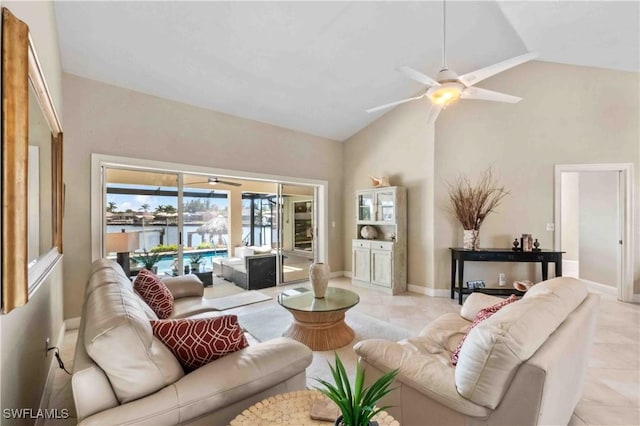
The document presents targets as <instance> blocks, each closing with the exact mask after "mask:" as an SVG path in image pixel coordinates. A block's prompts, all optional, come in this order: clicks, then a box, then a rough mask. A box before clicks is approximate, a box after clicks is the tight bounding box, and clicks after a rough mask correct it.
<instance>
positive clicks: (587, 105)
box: [343, 62, 640, 292]
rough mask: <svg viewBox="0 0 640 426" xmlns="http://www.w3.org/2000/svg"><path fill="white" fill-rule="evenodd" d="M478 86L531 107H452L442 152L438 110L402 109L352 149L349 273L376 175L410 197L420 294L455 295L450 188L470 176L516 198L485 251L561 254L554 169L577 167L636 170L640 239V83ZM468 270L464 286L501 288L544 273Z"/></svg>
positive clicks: (545, 71)
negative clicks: (358, 221)
mask: <svg viewBox="0 0 640 426" xmlns="http://www.w3.org/2000/svg"><path fill="white" fill-rule="evenodd" d="M479 86H481V87H484V88H487V89H492V90H497V91H501V92H505V93H510V94H514V95H518V96H522V97H523V98H524V100H523V101H522V102H521V103H519V104H516V105H511V104H501V103H494V102H483V101H462V102H459V103H457V104H455V105H453V106H451V107H449V108H448V109H447V110H445V111H443V112H442V113H441V114H440V117H439V118H438V121H437V123H436V126H435V127H436V128H435V143H434V145H433V153H432V152H431V149H432V142H431V140H430V136H429V135H430V131H429V129H428V128H427V126H426V124H425V123H424V118H425V117H426V113H427V104H426V102H422V101H418V102H412V103H409V104H405V105H403V106H400V107H398V108H396V109H395V110H393V111H391V112H389V113H388V114H386V115H384V116H383V117H382V118H380V119H379V120H377V121H375V122H374V123H372V124H371V125H370V126H368V127H367V128H365V129H364V130H362V131H361V132H359V133H358V134H356V135H355V136H353V137H352V138H350V139H348V140H347V141H346V142H345V159H344V164H345V172H344V179H345V192H344V194H345V195H344V203H345V215H344V220H345V236H344V238H343V250H344V253H345V260H344V263H345V269H347V270H348V269H350V267H351V262H350V244H351V243H350V241H351V238H353V235H354V233H355V231H354V229H355V228H354V227H355V225H354V217H353V216H354V211H353V193H354V191H355V189H357V188H359V187H366V186H368V185H369V182H368V179H367V176H368V175H370V174H373V175H377V174H387V175H390V176H392V183H393V184H398V185H406V186H408V188H409V192H408V195H407V199H408V207H409V220H408V229H409V271H408V277H409V278H408V281H409V283H410V284H414V285H419V286H426V287H428V288H435V289H446V288H448V286H449V279H450V277H449V274H450V269H449V268H450V260H449V251H448V247H453V246H460V245H461V243H462V228H461V227H460V225H459V224H458V223H457V222H456V221H455V219H453V218H452V217H451V215H450V214H449V213H448V211H447V208H448V206H449V201H448V196H447V188H446V182H450V181H453V180H454V179H455V178H456V177H458V176H459V175H460V174H462V173H466V174H469V175H470V176H471V177H476V176H477V175H478V174H479V173H480V172H481V171H483V170H485V169H487V168H488V167H490V166H493V168H494V170H495V172H496V177H497V178H498V179H499V181H500V182H501V183H503V184H504V185H505V186H506V187H507V189H509V191H510V192H511V194H510V195H509V196H508V197H507V198H505V200H504V202H503V204H502V205H501V206H500V207H499V208H498V212H496V213H495V214H493V215H491V216H489V217H488V218H487V219H486V220H485V223H484V224H483V226H482V229H481V231H480V244H481V246H484V247H511V242H512V241H513V239H514V238H515V237H516V236H519V235H520V234H522V233H531V234H533V236H534V237H535V238H538V240H539V241H540V243H541V244H542V248H547V249H549V248H553V232H548V231H546V224H547V223H553V221H554V210H553V200H554V192H553V191H554V185H553V176H554V165H555V164H568V163H619V162H624V163H633V164H634V165H635V170H636V172H635V182H634V183H635V194H634V196H635V206H634V212H635V230H634V235H635V236H636V238H638V235H639V234H640V233H639V232H638V229H639V225H640V222H639V220H638V210H639V209H638V202H639V200H640V196H638V194H639V188H640V184H639V182H640V179H639V175H640V173H639V170H638V167H639V165H640V164H639V162H640V144H639V143H638V141H639V140H640V123H639V120H640V108H639V98H638V93H639V90H640V87H639V74H637V73H628V72H618V71H609V70H602V69H595V68H587V67H577V66H569V65H560V64H552V63H545V62H531V63H528V64H524V65H522V66H520V67H517V68H514V69H512V70H509V71H507V72H504V73H502V74H499V75H498V76H496V77H493V78H491V79H489V80H486V81H483V82H482V83H481V84H480V85H479ZM430 185H433V186H434V189H433V193H431V192H430ZM431 198H432V201H433V203H434V205H433V215H434V218H433V222H432V223H430V218H429V214H430V202H431ZM432 235H433V237H432ZM431 238H434V241H433V243H432V242H431ZM638 243H639V241H638V240H636V242H635V246H636V247H639V244H638ZM432 249H433V250H435V254H434V259H435V261H434V264H433V269H434V271H433V273H434V278H433V279H431V278H430V267H429V265H430V256H429V252H430V250H432ZM639 258H640V250H638V249H636V261H635V282H636V292H638V291H640V284H639V283H638V277H639V264H640V262H639V261H638V259H639ZM465 266H466V268H465V269H466V271H465V280H469V279H484V280H485V281H486V282H487V283H488V284H495V283H497V278H498V273H499V272H504V273H506V274H507V282H508V283H511V282H512V281H513V280H515V279H525V278H528V279H534V280H539V279H540V272H539V267H535V266H534V265H533V264H532V265H515V264H473V263H469V264H468V265H465ZM552 269H553V267H552V268H551V270H552ZM550 276H553V274H552V273H550Z"/></svg>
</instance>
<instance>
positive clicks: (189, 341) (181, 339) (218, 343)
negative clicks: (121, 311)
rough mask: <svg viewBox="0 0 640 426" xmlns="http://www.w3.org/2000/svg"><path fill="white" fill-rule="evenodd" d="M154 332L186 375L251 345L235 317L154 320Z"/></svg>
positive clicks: (152, 325) (152, 322)
mask: <svg viewBox="0 0 640 426" xmlns="http://www.w3.org/2000/svg"><path fill="white" fill-rule="evenodd" d="M151 328H152V329H153V335H154V336H156V337H157V338H158V339H160V340H161V341H162V343H164V344H165V345H166V346H167V347H168V348H169V349H170V350H171V352H173V355H175V357H176V358H177V359H178V361H179V362H180V364H181V365H182V367H183V368H184V370H185V372H187V373H188V372H190V371H193V370H195V369H197V368H200V367H202V366H203V365H205V364H208V363H209V362H211V361H213V360H216V359H218V358H221V357H223V356H225V355H227V354H230V353H232V352H236V351H239V350H240V349H242V348H246V347H247V346H248V345H249V344H248V343H247V339H246V338H245V337H244V333H243V332H242V328H241V327H240V324H238V317H237V316H236V315H225V316H221V317H215V318H198V319H174V320H166V321H155V320H152V321H151Z"/></svg>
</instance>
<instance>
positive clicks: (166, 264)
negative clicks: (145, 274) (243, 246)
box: [156, 249, 227, 275]
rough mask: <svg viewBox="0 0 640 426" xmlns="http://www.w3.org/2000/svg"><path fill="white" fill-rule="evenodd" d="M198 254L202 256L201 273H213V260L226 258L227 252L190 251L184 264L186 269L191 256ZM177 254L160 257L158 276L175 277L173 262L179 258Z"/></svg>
mask: <svg viewBox="0 0 640 426" xmlns="http://www.w3.org/2000/svg"><path fill="white" fill-rule="evenodd" d="M195 253H198V254H199V255H201V256H202V259H201V260H200V271H211V270H212V269H213V263H212V261H213V258H214V257H226V256H227V250H226V249H224V250H216V249H213V250H197V251H190V252H185V253H184V261H183V264H184V266H186V267H189V266H190V264H191V262H190V254H195ZM177 256H178V254H177V253H174V252H172V253H167V254H163V255H162V256H160V260H159V261H158V263H156V266H157V267H158V275H173V262H174V260H175V259H176V258H177Z"/></svg>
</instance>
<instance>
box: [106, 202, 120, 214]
mask: <svg viewBox="0 0 640 426" xmlns="http://www.w3.org/2000/svg"><path fill="white" fill-rule="evenodd" d="M116 207H118V205H117V204H116V203H114V202H113V201H109V202H108V203H107V211H108V212H109V213H115V211H116Z"/></svg>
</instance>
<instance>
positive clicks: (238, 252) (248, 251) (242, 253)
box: [233, 246, 253, 259]
mask: <svg viewBox="0 0 640 426" xmlns="http://www.w3.org/2000/svg"><path fill="white" fill-rule="evenodd" d="M233 256H234V257H237V258H239V259H244V258H245V257H247V256H253V248H252V247H247V246H241V247H236V248H235V249H234V250H233Z"/></svg>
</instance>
